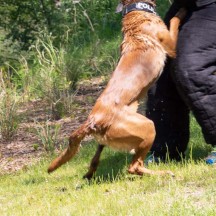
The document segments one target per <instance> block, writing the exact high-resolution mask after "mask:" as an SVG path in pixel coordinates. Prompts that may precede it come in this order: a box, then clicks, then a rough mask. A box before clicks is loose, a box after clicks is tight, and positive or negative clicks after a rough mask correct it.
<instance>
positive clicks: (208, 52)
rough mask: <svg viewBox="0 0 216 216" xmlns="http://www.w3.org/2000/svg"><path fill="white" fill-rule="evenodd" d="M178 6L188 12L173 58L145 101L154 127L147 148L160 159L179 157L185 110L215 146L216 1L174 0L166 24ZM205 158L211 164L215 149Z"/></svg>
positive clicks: (186, 132) (184, 133)
mask: <svg viewBox="0 0 216 216" xmlns="http://www.w3.org/2000/svg"><path fill="white" fill-rule="evenodd" d="M180 7H186V8H187V10H188V15H187V17H186V19H185V20H184V23H183V24H182V26H181V28H180V31H179V37H178V43H177V58H176V59H175V60H168V62H167V64H166V66H165V69H164V72H163V73H162V75H161V77H160V79H159V80H158V82H157V83H156V84H155V85H154V86H153V87H152V88H151V90H150V91H149V99H148V103H147V112H146V114H147V117H148V118H150V119H152V120H153V121H154V123H155V127H156V138H155V142H154V144H153V146H152V149H151V152H152V155H153V156H154V158H156V159H157V157H160V158H161V159H162V160H164V159H165V158H166V157H167V153H168V155H169V158H170V159H175V160H180V159H181V158H182V157H184V152H185V150H186V148H187V145H188V142H189V112H190V110H191V111H192V112H193V114H194V116H195V118H196V120H197V122H198V123H199V125H200V126H201V129H202V132H203V136H204V138H205V141H206V143H208V144H211V145H212V146H213V147H214V146H216V0H174V3H173V4H172V5H171V7H170V9H169V11H168V12H167V14H166V17H165V22H166V23H167V25H168V23H169V20H170V19H171V18H172V17H173V16H174V15H175V13H176V12H177V11H178V9H179V8H180ZM209 159H210V161H211V163H215V162H214V160H212V159H216V148H215V147H214V151H213V152H212V153H211V154H210V155H209V157H208V160H207V162H209ZM151 160H152V156H150V158H149V159H148V161H151ZM148 161H147V162H148ZM156 161H157V160H156ZM215 161H216V160H215Z"/></svg>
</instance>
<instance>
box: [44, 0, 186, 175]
mask: <svg viewBox="0 0 216 216" xmlns="http://www.w3.org/2000/svg"><path fill="white" fill-rule="evenodd" d="M121 3H122V5H123V15H124V18H123V28H122V31H123V34H124V39H123V42H122V44H121V58H120V60H119V62H118V65H117V67H116V69H115V70H114V72H113V74H112V77H111V79H110V81H109V83H108V85H107V87H106V89H105V90H104V91H103V93H102V94H101V96H100V97H99V98H98V100H97V101H96V103H95V105H94V107H93V109H92V111H91V113H90V115H89V116H88V118H87V120H86V121H85V122H84V123H83V124H82V125H81V126H80V127H79V128H78V129H77V130H76V131H74V132H73V133H72V134H71V136H70V138H69V146H68V148H67V149H66V150H65V151H64V152H63V153H62V154H61V155H60V156H59V157H58V158H56V159H55V160H54V161H53V162H52V163H51V165H50V166H49V168H48V172H52V171H54V170H55V169H57V168H58V167H59V166H61V165H62V164H64V163H65V162H67V161H69V160H70V159H71V158H72V157H73V156H74V155H75V154H76V153H77V152H78V150H79V146H80V142H81V141H82V139H83V138H84V137H85V136H86V135H90V134H92V135H93V136H94V137H95V138H96V139H97V140H98V141H99V142H100V143H102V144H101V145H99V147H98V149H97V152H96V154H95V156H94V157H93V159H92V162H91V165H90V168H89V171H88V172H87V174H86V175H85V177H86V178H88V179H90V178H91V177H92V176H93V174H94V172H95V171H96V169H97V166H98V163H99V157H100V154H101V152H102V150H103V148H104V146H105V145H107V146H110V147H113V148H115V149H118V150H124V151H131V150H134V151H135V155H134V156H133V160H132V162H131V164H130V166H129V169H128V171H129V173H131V174H138V175H143V174H165V173H169V174H171V175H172V172H170V171H152V170H149V169H147V168H145V167H144V164H143V160H144V159H145V157H146V154H147V153H148V151H149V150H150V148H151V146H152V143H153V141H154V138H155V128H154V124H153V122H152V121H151V120H149V119H147V118H146V117H145V116H143V115H141V114H139V113H137V107H138V101H139V100H140V99H142V98H143V97H146V94H147V92H148V89H149V87H150V86H151V85H152V84H153V83H154V82H155V81H156V80H157V79H158V77H159V76H160V74H161V72H162V70H163V67H164V63H165V60H166V56H167V55H168V56H171V57H175V46H176V40H177V34H178V27H179V24H180V21H181V19H183V17H184V15H185V11H184V10H183V9H181V10H180V11H179V12H178V13H177V15H176V16H175V17H174V18H173V19H172V20H171V22H170V31H168V29H167V27H166V26H165V24H164V23H163V21H162V20H161V19H160V17H159V16H158V15H156V14H155V12H154V7H155V0H143V1H141V0H139V1H136V0H122V1H121Z"/></svg>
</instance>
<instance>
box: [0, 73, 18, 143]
mask: <svg viewBox="0 0 216 216" xmlns="http://www.w3.org/2000/svg"><path fill="white" fill-rule="evenodd" d="M18 102H19V97H18V95H17V91H16V87H15V86H14V85H13V84H12V83H11V80H10V76H9V75H8V74H3V71H0V133H1V137H2V139H3V140H5V141H10V140H11V139H12V138H13V137H14V135H15V134H16V131H17V129H18V125H19V118H18V113H17V110H18Z"/></svg>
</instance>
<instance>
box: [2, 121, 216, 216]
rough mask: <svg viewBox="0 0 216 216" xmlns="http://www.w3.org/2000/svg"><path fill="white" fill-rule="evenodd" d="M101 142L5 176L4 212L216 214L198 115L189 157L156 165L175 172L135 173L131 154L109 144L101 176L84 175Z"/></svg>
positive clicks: (215, 174)
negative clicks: (56, 163)
mask: <svg viewBox="0 0 216 216" xmlns="http://www.w3.org/2000/svg"><path fill="white" fill-rule="evenodd" d="M95 149H96V143H94V142H91V143H88V144H84V145H83V147H82V148H81V151H80V153H79V154H78V155H77V156H76V157H75V158H74V159H72V160H71V162H70V163H68V164H66V165H64V166H63V167H61V168H60V169H58V170H57V171H56V172H54V173H53V174H51V175H48V174H47V173H46V169H47V166H48V163H49V162H50V160H51V158H49V157H48V158H44V159H43V160H42V161H41V162H40V163H39V164H37V165H35V166H32V167H28V168H26V169H25V170H22V171H19V172H17V173H14V174H10V175H2V176H0V211H1V215H92V216H93V215H117V216H119V215H172V216H173V215H216V169H215V167H212V166H208V165H206V164H205V163H204V162H203V161H202V160H201V159H199V158H200V157H204V156H205V155H206V154H207V153H208V151H209V150H210V146H208V145H206V144H205V142H204V141H203V138H202V135H201V132H200V129H199V127H198V125H197V123H196V122H195V121H194V119H193V120H192V122H191V140H190V147H189V149H188V152H187V159H186V160H183V161H182V162H180V163H176V162H171V161H170V162H168V163H166V164H165V163H162V164H160V165H155V164H153V165H151V166H150V168H151V169H154V170H159V169H164V170H166V169H167V170H168V169H169V170H172V171H173V172H174V173H175V177H174V178H173V177H170V176H163V177H160V176H143V177H138V176H131V175H129V174H128V173H127V166H128V163H129V162H130V159H131V155H129V154H126V153H120V152H115V151H113V150H111V149H109V148H106V149H105V151H104V152H103V154H102V159H101V164H100V166H99V169H98V171H97V173H96V177H95V179H94V180H92V181H91V182H88V181H87V180H84V179H82V176H83V175H84V174H85V172H86V171H87V167H88V165H89V162H90V159H91V157H92V156H93V154H94V151H95Z"/></svg>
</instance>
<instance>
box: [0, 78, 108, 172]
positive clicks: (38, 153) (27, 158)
mask: <svg viewBox="0 0 216 216" xmlns="http://www.w3.org/2000/svg"><path fill="white" fill-rule="evenodd" d="M104 86H105V84H104V79H102V78H94V79H92V80H89V81H85V82H80V83H79V86H78V90H77V92H76V95H74V104H75V105H76V106H74V109H73V112H72V113H71V116H70V117H67V118H63V119H60V120H58V121H53V120H50V124H54V125H55V124H60V125H61V129H60V132H59V139H60V140H61V139H64V138H67V137H68V136H69V134H70V133H71V131H73V130H74V129H76V128H77V127H78V126H79V125H80V124H81V123H82V122H83V121H84V120H85V119H86V117H87V115H88V113H89V112H90V110H91V108H92V106H93V104H94V102H95V100H96V99H97V98H98V96H99V94H100V93H101V92H102V90H103V89H104ZM19 115H20V116H21V124H20V125H19V128H18V131H17V134H16V136H15V137H14V138H13V140H12V141H8V142H5V141H3V140H2V139H1V137H0V174H4V173H10V172H14V171H17V170H20V169H22V168H23V167H26V166H27V165H30V164H33V163H35V162H37V161H39V160H40V159H41V157H42V156H43V155H44V154H45V153H46V151H45V150H44V148H43V147H42V145H41V141H40V139H39V137H38V136H37V135H36V133H35V132H34V131H35V127H36V126H37V124H38V122H39V123H41V124H42V123H44V122H46V121H47V120H49V119H50V117H51V110H50V107H49V106H48V104H47V103H46V102H44V101H42V100H35V101H31V102H28V103H25V104H23V105H22V107H21V108H20V110H19ZM87 139H91V138H87Z"/></svg>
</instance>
